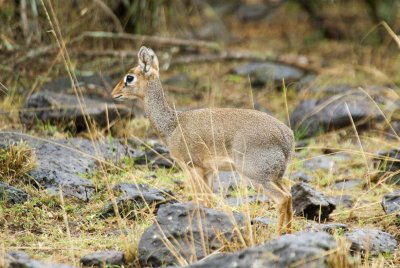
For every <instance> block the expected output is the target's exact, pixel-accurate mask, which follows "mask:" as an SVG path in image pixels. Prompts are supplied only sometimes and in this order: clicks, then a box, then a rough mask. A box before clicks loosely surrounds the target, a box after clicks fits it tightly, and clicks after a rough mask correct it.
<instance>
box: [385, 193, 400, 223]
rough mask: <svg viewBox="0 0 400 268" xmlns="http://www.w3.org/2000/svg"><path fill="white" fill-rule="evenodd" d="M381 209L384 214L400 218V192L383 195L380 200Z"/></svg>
mask: <svg viewBox="0 0 400 268" xmlns="http://www.w3.org/2000/svg"><path fill="white" fill-rule="evenodd" d="M382 207H383V209H384V210H385V212H386V214H391V213H396V215H397V216H398V217H399V218H400V190H398V191H394V192H391V193H387V194H385V195H384V196H383V199H382Z"/></svg>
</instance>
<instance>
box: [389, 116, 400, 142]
mask: <svg viewBox="0 0 400 268" xmlns="http://www.w3.org/2000/svg"><path fill="white" fill-rule="evenodd" d="M390 124H391V126H392V128H393V130H394V132H393V130H392V129H391V128H389V127H388V128H387V129H386V132H387V135H388V137H389V138H391V139H397V137H400V120H399V121H392V122H390Z"/></svg>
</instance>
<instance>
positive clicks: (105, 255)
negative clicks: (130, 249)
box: [81, 250, 124, 267]
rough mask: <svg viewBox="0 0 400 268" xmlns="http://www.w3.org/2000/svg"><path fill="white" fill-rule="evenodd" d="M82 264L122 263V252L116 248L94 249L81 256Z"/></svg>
mask: <svg viewBox="0 0 400 268" xmlns="http://www.w3.org/2000/svg"><path fill="white" fill-rule="evenodd" d="M81 263H82V265H83V266H90V267H106V266H107V267H108V266H109V265H119V266H121V265H123V264H124V253H123V252H121V251H118V250H106V251H96V252H93V253H90V254H86V255H84V256H83V257H82V258H81Z"/></svg>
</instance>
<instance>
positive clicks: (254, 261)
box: [187, 232, 336, 268]
mask: <svg viewBox="0 0 400 268" xmlns="http://www.w3.org/2000/svg"><path fill="white" fill-rule="evenodd" d="M335 247H336V242H335V239H334V238H333V237H332V236H331V235H329V234H327V233H323V232H320V233H306V232H301V233H296V234H287V235H283V236H280V237H278V238H276V239H274V240H272V241H270V242H267V243H265V244H263V245H260V246H257V247H253V248H248V249H245V250H242V251H239V252H236V253H233V254H228V255H224V256H217V257H211V258H208V259H206V260H204V261H200V262H198V263H194V264H192V265H189V266H187V267H191V268H201V267H204V268H217V267H218V268H219V267H232V268H233V267H235V268H248V267H253V268H262V267H274V268H286V267H292V266H293V267H301V268H324V267H329V265H328V263H327V260H326V255H327V254H326V253H327V252H328V251H329V250H332V249H334V248H335ZM306 260H307V261H306Z"/></svg>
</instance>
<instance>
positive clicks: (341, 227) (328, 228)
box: [306, 223, 349, 234]
mask: <svg viewBox="0 0 400 268" xmlns="http://www.w3.org/2000/svg"><path fill="white" fill-rule="evenodd" d="M306 230H307V231H310V232H326V233H328V234H335V232H347V231H348V230H349V227H348V226H347V225H346V224H343V223H310V224H308V225H307V226H306Z"/></svg>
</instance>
